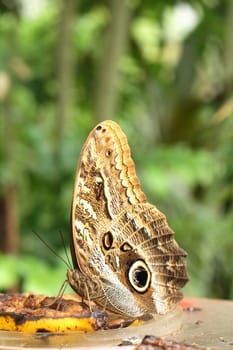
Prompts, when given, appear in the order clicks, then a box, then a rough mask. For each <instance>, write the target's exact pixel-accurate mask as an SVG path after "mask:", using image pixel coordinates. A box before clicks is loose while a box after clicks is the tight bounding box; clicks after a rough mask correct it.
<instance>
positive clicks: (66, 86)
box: [55, 0, 77, 163]
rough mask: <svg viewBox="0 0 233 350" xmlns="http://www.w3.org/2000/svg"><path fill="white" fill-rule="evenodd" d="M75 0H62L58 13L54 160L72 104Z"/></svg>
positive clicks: (58, 153)
mask: <svg viewBox="0 0 233 350" xmlns="http://www.w3.org/2000/svg"><path fill="white" fill-rule="evenodd" d="M76 6H77V0H63V1H62V5H61V13H60V24H59V25H60V28H59V43H58V66H57V89H58V90H57V119H56V127H55V160H57V161H58V163H59V160H60V145H61V142H62V140H63V138H64V134H65V132H66V129H67V124H68V120H69V117H70V115H71V112H72V105H73V86H74V81H73V71H74V62H73V45H72V38H73V28H74V19H75V9H76Z"/></svg>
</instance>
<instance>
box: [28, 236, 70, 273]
mask: <svg viewBox="0 0 233 350" xmlns="http://www.w3.org/2000/svg"><path fill="white" fill-rule="evenodd" d="M32 232H33V233H34V235H36V237H37V238H39V240H40V241H41V242H42V243H43V244H44V245H45V246H46V247H47V248H48V249H49V250H50V251H51V252H52V253H53V254H54V255H55V256H56V257H57V258H58V259H60V260H61V261H63V262H64V264H65V265H66V266H67V268H68V269H70V266H71V265H69V264H70V261H69V259H68V263H67V261H66V260H65V259H64V258H63V257H62V256H60V255H59V254H58V253H57V252H56V250H55V249H53V248H52V247H51V246H50V245H49V244H48V243H47V242H46V241H45V240H44V239H43V238H42V237H41V236H40V235H39V233H37V232H36V231H32ZM66 256H67V252H66Z"/></svg>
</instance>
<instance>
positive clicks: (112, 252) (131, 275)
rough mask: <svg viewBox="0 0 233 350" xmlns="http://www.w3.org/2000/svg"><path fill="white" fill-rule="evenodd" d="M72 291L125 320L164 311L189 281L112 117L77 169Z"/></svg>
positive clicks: (86, 146) (99, 127)
mask: <svg viewBox="0 0 233 350" xmlns="http://www.w3.org/2000/svg"><path fill="white" fill-rule="evenodd" d="M71 226H72V233H71V254H72V260H73V265H74V269H72V270H68V272H67V277H68V281H69V284H70V285H71V287H72V288H73V289H74V290H75V291H76V292H77V293H78V294H79V295H80V296H82V297H83V298H85V299H87V300H93V301H94V302H95V303H96V304H98V305H100V306H101V307H103V308H104V309H107V310H109V311H112V312H114V313H118V314H121V315H123V316H125V317H140V316H142V315H143V314H146V313H159V314H164V313H166V312H167V311H169V310H170V309H171V308H172V307H173V306H174V305H175V304H176V303H177V302H178V301H179V300H180V299H182V293H181V292H180V288H181V287H183V286H184V285H185V283H186V282H187V280H188V277H187V272H186V264H185V262H184V261H183V257H185V256H186V255H187V254H186V252H185V251H184V250H183V249H181V248H180V247H179V246H178V244H177V243H176V241H175V240H174V232H173V231H172V230H171V228H170V227H169V226H168V224H167V221H166V217H165V215H164V214H163V213H161V212H160V211H159V210H158V209H157V208H156V207H155V206H154V205H151V204H149V203H148V202H147V199H146V196H145V194H144V193H143V192H142V190H141V188H140V183H139V180H138V178H137V176H136V172H135V166H134V162H133V160H132V159H131V155H130V148H129V145H128V142H127V138H126V136H125V134H124V133H123V131H122V130H121V128H120V126H119V125H118V124H116V123H115V122H113V121H111V120H107V121H104V122H102V123H100V124H99V125H97V126H96V127H95V128H94V129H93V130H92V131H91V133H90V135H89V136H88V138H87V140H86V142H85V144H84V146H83V148H82V151H81V155H80V159H79V163H78V168H77V172H76V178H75V185H74V194H73V203H72V212H71Z"/></svg>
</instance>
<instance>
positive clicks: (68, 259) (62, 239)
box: [59, 231, 72, 269]
mask: <svg viewBox="0 0 233 350" xmlns="http://www.w3.org/2000/svg"><path fill="white" fill-rule="evenodd" d="M59 234H60V238H61V241H62V244H63V248H64V251H65V255H66V259H67V261H68V265H69V268H70V269H72V263H71V261H70V256H69V254H68V252H67V249H66V243H65V240H64V236H63V234H62V232H61V231H59ZM66 266H67V264H66Z"/></svg>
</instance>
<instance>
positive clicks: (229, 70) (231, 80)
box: [225, 0, 233, 95]
mask: <svg viewBox="0 0 233 350" xmlns="http://www.w3.org/2000/svg"><path fill="white" fill-rule="evenodd" d="M232 29H233V1H232V0H228V11H227V12H226V29H225V31H226V34H225V38H226V39H225V76H226V83H227V90H228V91H227V93H228V95H230V94H231V92H232V89H233V35H232Z"/></svg>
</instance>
